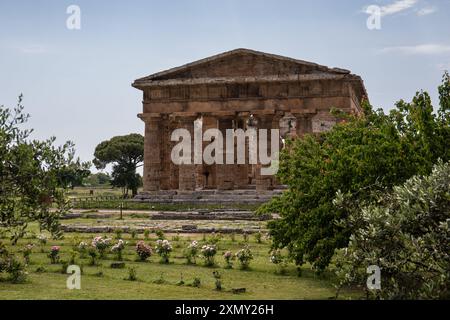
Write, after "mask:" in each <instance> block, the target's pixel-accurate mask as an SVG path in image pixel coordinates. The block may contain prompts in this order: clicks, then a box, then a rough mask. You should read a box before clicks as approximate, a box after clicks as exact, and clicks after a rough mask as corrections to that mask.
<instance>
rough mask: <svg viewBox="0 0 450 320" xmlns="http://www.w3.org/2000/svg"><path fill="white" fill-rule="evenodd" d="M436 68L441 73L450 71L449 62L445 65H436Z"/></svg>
mask: <svg viewBox="0 0 450 320" xmlns="http://www.w3.org/2000/svg"><path fill="white" fill-rule="evenodd" d="M437 68H438V70H441V71H445V70H447V71H448V70H450V62H447V63H439V64H438V65H437Z"/></svg>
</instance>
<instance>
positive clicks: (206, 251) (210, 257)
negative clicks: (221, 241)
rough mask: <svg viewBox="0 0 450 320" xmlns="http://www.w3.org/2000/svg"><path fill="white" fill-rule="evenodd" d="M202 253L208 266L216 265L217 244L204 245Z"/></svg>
mask: <svg viewBox="0 0 450 320" xmlns="http://www.w3.org/2000/svg"><path fill="white" fill-rule="evenodd" d="M201 252H202V255H203V258H204V259H205V265H206V266H213V265H214V257H215V255H216V254H217V246H216V245H214V244H206V245H204V246H203V247H202V250H201Z"/></svg>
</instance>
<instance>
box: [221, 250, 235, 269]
mask: <svg viewBox="0 0 450 320" xmlns="http://www.w3.org/2000/svg"><path fill="white" fill-rule="evenodd" d="M223 259H224V260H225V268H226V269H231V268H233V263H232V262H231V260H233V253H232V252H231V251H227V252H225V253H224V254H223Z"/></svg>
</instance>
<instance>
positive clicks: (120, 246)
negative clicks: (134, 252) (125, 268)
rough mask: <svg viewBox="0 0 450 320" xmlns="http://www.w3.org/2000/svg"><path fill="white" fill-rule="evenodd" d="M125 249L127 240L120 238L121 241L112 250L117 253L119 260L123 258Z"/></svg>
mask: <svg viewBox="0 0 450 320" xmlns="http://www.w3.org/2000/svg"><path fill="white" fill-rule="evenodd" d="M123 249H125V242H124V241H123V240H122V239H119V241H117V243H116V244H115V245H113V246H112V248H111V252H113V253H115V254H116V255H117V260H122V251H123Z"/></svg>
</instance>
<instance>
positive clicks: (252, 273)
mask: <svg viewBox="0 0 450 320" xmlns="http://www.w3.org/2000/svg"><path fill="white" fill-rule="evenodd" d="M93 236H94V235H88V234H65V238H64V239H63V240H51V241H49V242H48V243H47V244H46V245H45V247H41V246H40V245H39V244H38V240H37V239H21V240H20V241H19V243H18V244H17V245H16V246H11V245H9V244H8V245H7V247H8V249H9V250H10V251H13V252H15V253H17V255H18V256H21V253H20V249H21V248H23V246H25V245H26V244H27V243H34V244H36V247H35V248H34V249H33V253H32V255H31V264H30V265H29V266H28V268H27V270H28V273H29V275H28V279H27V281H26V282H25V283H22V284H11V283H8V282H6V281H4V280H3V281H1V282H0V299H330V298H332V297H334V296H335V289H334V287H333V285H332V283H333V281H334V277H333V275H332V274H328V273H325V274H323V275H321V276H318V275H316V274H315V273H314V272H312V271H311V270H310V268H309V267H308V266H304V267H303V272H302V277H298V276H297V271H296V268H295V266H294V265H289V266H288V268H287V271H286V274H285V275H280V274H277V273H276V271H277V269H276V266H275V265H273V264H271V263H270V262H269V256H268V251H269V243H268V242H267V241H265V242H264V243H262V244H258V243H256V242H255V239H254V238H253V237H250V242H249V245H250V248H251V250H252V251H253V254H254V256H255V259H254V260H253V261H252V263H251V265H250V268H251V269H250V270H248V271H244V270H240V269H239V266H238V263H237V262H236V261H235V262H234V264H235V265H234V268H233V269H225V268H224V267H223V265H224V261H223V259H222V254H223V252H224V251H226V250H231V251H233V252H236V251H237V250H239V249H240V248H242V247H243V246H244V243H243V238H242V236H240V235H236V241H232V240H231V237H230V236H224V238H223V239H222V240H221V241H220V242H219V252H218V254H217V256H216V263H217V266H216V267H214V268H210V267H205V266H203V265H202V263H203V261H202V259H200V258H197V264H196V265H186V262H185V259H184V258H183V257H182V256H183V255H182V252H183V249H184V248H185V247H186V246H187V245H188V244H189V243H190V241H191V240H194V239H197V240H199V241H200V242H201V243H202V242H203V241H202V235H195V236H194V235H184V234H183V235H180V240H179V241H171V242H172V244H173V246H174V252H172V254H171V263H170V264H168V265H165V264H160V263H159V259H158V258H159V257H158V256H156V255H153V256H152V257H151V258H150V260H149V261H147V262H137V261H136V254H135V252H134V245H135V242H136V241H138V239H132V238H131V236H130V235H128V234H126V235H125V234H124V235H123V237H124V238H125V240H126V241H128V244H127V247H126V250H125V252H124V255H123V258H124V262H125V264H126V267H125V269H111V268H110V264H111V262H114V261H115V260H114V259H115V257H114V255H112V254H108V255H107V257H106V258H105V259H103V260H100V262H99V263H100V264H101V265H97V266H89V265H88V259H80V258H78V261H77V263H78V264H80V265H82V266H83V275H82V278H81V286H82V288H81V290H69V289H67V288H66V280H67V277H68V275H66V274H62V273H61V270H62V266H61V264H57V265H52V264H50V261H49V259H48V257H47V254H48V251H49V250H50V246H52V245H61V258H62V259H63V260H65V261H68V260H69V257H70V251H71V250H72V244H73V243H75V242H77V243H78V242H79V241H86V242H89V243H90V241H91V239H92V237H93ZM109 236H110V237H112V238H114V236H115V235H113V234H110V235H109ZM172 236H173V235H166V237H167V238H168V239H169V240H171V239H172ZM138 238H139V239H143V235H139V236H138ZM155 241H156V239H155V235H154V234H152V235H151V239H149V240H148V241H147V242H149V243H151V244H152V245H154V243H155ZM3 242H4V243H7V240H6V239H4V240H3ZM41 250H43V251H44V252H41ZM40 266H43V267H44V268H45V269H46V270H45V272H43V273H37V272H36V269H37V268H38V267H40ZM128 267H134V268H136V272H137V277H138V280H137V281H128V280H124V279H125V278H126V277H127V276H128V270H127V268H128ZM100 270H101V271H103V276H102V277H99V276H98V275H96V274H98V272H99V271H100ZM214 270H219V271H220V273H221V274H222V286H223V288H224V290H223V291H220V292H219V291H216V290H214V281H215V280H214V278H213V275H212V272H213V271H214ZM161 274H162V275H163V278H164V280H165V281H164V283H163V284H157V283H155V282H154V281H155V280H157V279H159V278H160V277H161ZM181 274H182V277H183V280H184V282H185V283H186V284H188V283H191V282H192V281H193V279H194V278H196V277H197V278H200V279H201V286H200V287H199V288H195V287H190V286H187V285H182V286H178V285H177V283H178V282H179V280H180V278H181ZM3 278H5V275H3ZM241 287H245V288H246V289H247V292H246V293H244V294H233V293H231V292H230V290H231V289H232V288H241ZM360 296H361V292H357V291H356V292H355V291H348V290H347V291H344V292H343V294H342V296H341V298H358V297H360Z"/></svg>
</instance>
